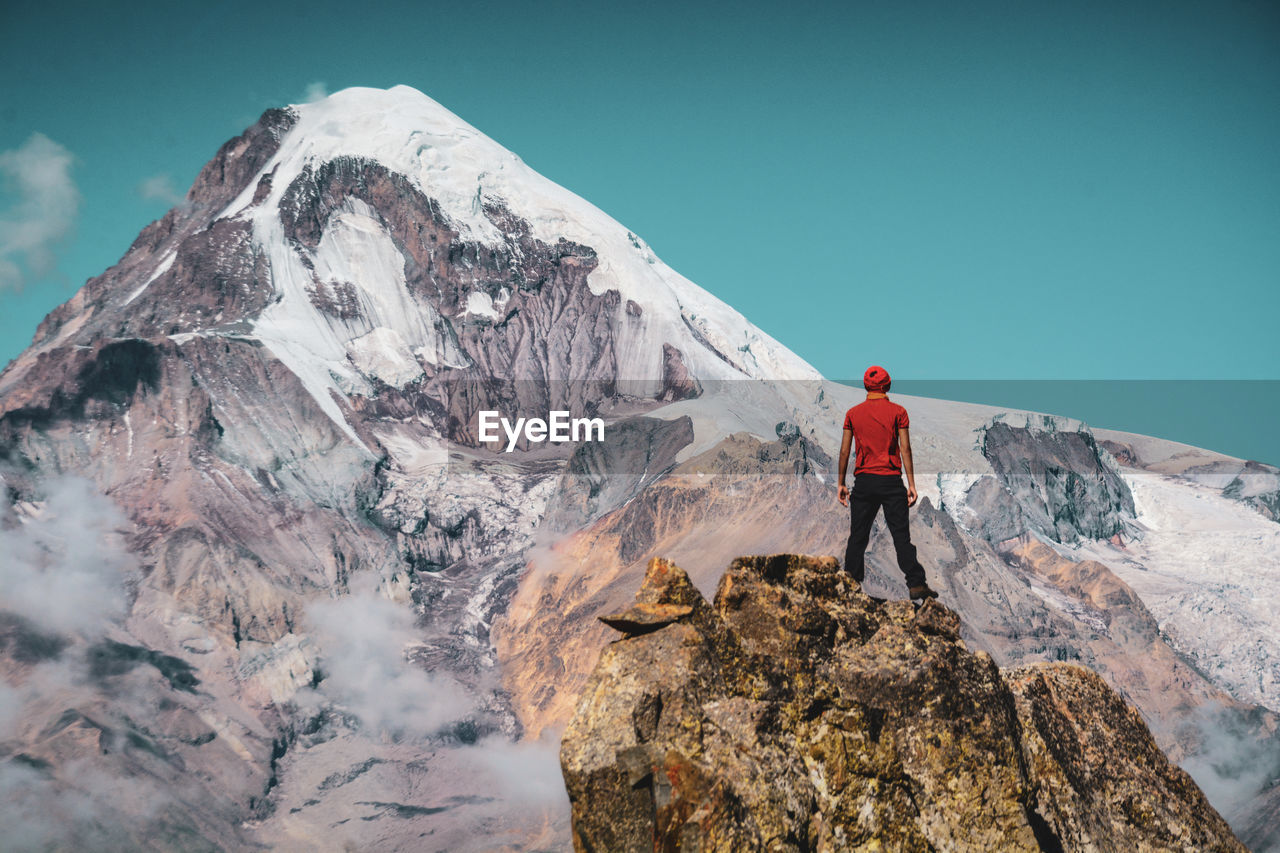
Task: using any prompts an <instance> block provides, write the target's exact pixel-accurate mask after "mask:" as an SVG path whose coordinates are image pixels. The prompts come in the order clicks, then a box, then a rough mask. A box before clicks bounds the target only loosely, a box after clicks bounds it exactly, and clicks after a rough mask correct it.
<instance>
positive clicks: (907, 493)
mask: <svg viewBox="0 0 1280 853" xmlns="http://www.w3.org/2000/svg"><path fill="white" fill-rule="evenodd" d="M862 387H863V388H865V389H866V390H867V399H866V400H865V401H864V402H861V403H859V404H858V405H856V406H854V407H853V408H851V409H850V410H849V411H848V412H846V413H845V416H844V440H843V442H842V443H841V444H840V488H839V491H838V492H837V494H836V498H837V500H839V501H840V505H841V506H850V504H852V508H851V510H850V521H849V547H848V550H847V551H845V555H844V570H845V571H846V572H848V573H849V574H850V575H851V576H852V577H853V579H854V580H856V581H857V582H858V583H862V577H863V574H864V573H865V571H866V567H865V564H864V562H863V560H864V557H865V555H866V550H867V541H868V540H869V539H870V538H871V524H872V522H874V521H875V520H876V513H878V512H879V511H880V507H884V520H885V524H887V525H888V526H889V533H890V535H891V536H893V547H894V549H895V550H896V551H897V552H898V568H900V569H902V573H903V574H904V575H906V576H907V588H908V590H909V593H910V596H911V598H912V599H925V598H937V597H938V594H937V593H936V592H934V591H933V590H931V589H929V584H928V583H926V582H925V578H924V568H923V567H922V566H921V565H920V563H919V561H918V560H917V559H916V546H914V545H912V544H911V529H910V527H909V526H908V522H907V507H911V506H915V503H916V477H915V470H914V469H913V468H912V465H911V438H910V436H909V435H908V433H907V428H908V426H909V425H910V421H909V419H908V418H907V410H906V409H904V408H902V407H901V406H899V405H898V404H897V403H892V402H890V401H889V395H888V393H887V392H888V390H889V372H888V371H887V370H885V369H884V368H883V367H880V366H879V365H873V366H871V367H868V368H867V372H866V373H864V374H863V375H862ZM855 440H856V442H857V455H856V460H857V461H856V463H855V464H854V468H853V491H852V492H850V491H849V489H848V487H846V486H845V483H844V481H845V473H846V472H847V471H848V470H849V448H850V446H851V445H852V444H854V442H855ZM904 469H905V470H906V472H907V485H906V488H903V485H902V472H903V470H904Z"/></svg>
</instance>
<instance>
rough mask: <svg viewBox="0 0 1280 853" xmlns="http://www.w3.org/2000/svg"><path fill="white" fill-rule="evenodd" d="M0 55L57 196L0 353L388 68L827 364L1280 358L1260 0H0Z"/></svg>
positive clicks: (17, 109)
mask: <svg viewBox="0 0 1280 853" xmlns="http://www.w3.org/2000/svg"><path fill="white" fill-rule="evenodd" d="M0 81H2V82H3V88H2V89H0V151H13V150H18V149H21V148H22V147H23V146H24V145H26V144H28V143H29V140H30V138H31V135H32V134H33V133H40V134H43V135H44V136H45V137H47V138H48V139H49V140H52V141H53V142H54V143H57V144H58V145H59V146H62V147H63V148H65V149H66V150H67V151H69V152H70V154H71V155H72V156H74V158H75V160H74V166H73V167H72V171H71V174H72V177H73V178H74V181H75V184H76V187H77V188H78V190H79V193H80V195H81V199H82V200H81V203H80V206H79V209H78V214H77V217H76V219H75V229H74V233H73V234H72V235H71V236H69V237H68V238H67V239H66V241H65V242H63V243H62V244H60V245H59V246H58V247H57V251H56V255H55V260H56V266H55V268H54V269H53V270H52V271H51V272H49V273H47V274H42V275H35V276H30V275H29V276H28V279H29V280H28V281H27V282H26V283H25V284H24V285H23V287H22V288H21V289H20V290H15V289H13V287H8V288H6V289H3V290H0V362H3V361H7V360H8V359H9V358H11V357H12V356H13V355H15V354H16V353H17V352H19V351H20V350H21V349H22V348H23V347H24V346H26V344H27V343H28V342H29V341H30V338H31V334H32V331H33V330H34V328H35V325H36V323H37V322H38V321H39V319H40V318H41V317H42V316H43V315H44V313H46V312H47V311H48V310H49V309H50V308H52V307H53V306H54V305H55V304H57V303H59V302H61V301H63V300H65V299H66V298H67V297H69V296H70V294H71V293H72V292H73V291H74V289H75V288H76V287H78V286H79V285H80V284H82V283H83V281H84V280H85V279H86V278H88V277H90V276H92V275H95V274H97V273H98V272H100V271H102V270H103V269H104V268H105V267H107V266H108V265H109V264H111V263H112V262H114V261H115V260H116V259H117V258H119V256H120V255H121V254H122V253H123V251H124V250H125V249H126V248H127V246H128V245H129V243H130V242H131V241H132V240H133V238H134V236H135V235H136V234H137V232H138V231H139V230H140V229H141V228H142V227H143V226H144V225H146V224H147V223H148V222H149V221H151V220H152V219H155V218H157V217H159V216H160V215H162V214H163V212H164V210H165V209H166V207H167V205H168V203H167V202H166V201H164V200H163V196H164V194H165V192H164V187H165V183H166V181H167V182H168V183H169V184H170V185H171V186H173V187H175V188H176V189H177V190H178V191H179V192H185V190H186V188H187V186H188V185H189V184H190V182H191V180H192V178H194V176H195V174H196V172H197V171H198V170H199V168H200V166H201V165H202V164H203V163H204V162H205V161H206V160H207V159H208V158H209V157H210V156H212V154H213V152H214V151H216V150H217V148H218V146H219V145H220V144H221V143H222V142H223V141H225V140H226V139H227V138H229V137H231V136H233V135H235V134H237V133H239V132H240V131H241V130H242V129H243V128H244V127H245V126H247V125H248V124H250V123H252V122H253V121H254V120H255V119H256V117H257V116H258V114H260V113H261V112H262V110H263V109H265V108H267V107H270V106H276V105H280V104H284V103H289V102H297V101H300V100H302V99H304V97H305V95H306V93H307V91H308V87H310V86H313V85H314V84H323V85H324V87H326V88H327V89H328V90H329V91H333V90H335V89H338V88H342V87H345V86H351V85H366V86H390V85H394V84H397V83H406V84H408V85H411V86H414V87H416V88H418V89H420V90H422V91H424V92H426V93H427V94H429V95H431V96H432V97H433V98H435V99H436V100H438V101H440V102H441V103H443V104H444V105H445V106H447V107H449V108H450V109H451V110H453V111H454V112H456V113H458V114H459V115H460V116H462V117H463V118H464V119H466V120H467V121H469V122H470V123H472V124H473V125H475V126H476V127H478V128H480V129H481V130H482V131H484V132H485V133H487V134H488V135H490V136H492V137H493V138H494V139H496V140H497V141H498V142H500V143H502V144H503V145H505V146H506V147H507V148H509V149H511V150H513V151H514V152H516V153H517V154H519V155H520V156H521V157H522V158H523V159H524V160H525V161H526V162H528V163H529V164H530V165H531V166H533V167H534V168H535V169H538V170H539V171H541V172H542V173H543V174H545V175H547V176H548V177H550V178H551V179H552V180H555V181H556V182H558V183H560V184H562V185H564V186H566V187H568V188H569V189H571V190H573V191H575V192H577V193H578V194H580V195H582V196H584V197H585V198H587V199H589V200H590V201H592V202H593V203H595V204H596V205H598V206H599V207H601V208H602V209H604V210H605V211H606V212H608V213H610V214H611V215H612V216H614V217H615V218H616V219H618V220H619V221H621V222H622V223H623V224H624V225H626V226H627V227H629V228H630V229H631V230H633V231H635V232H636V233H637V234H640V235H641V236H643V237H644V238H645V240H647V241H648V242H649V243H650V245H652V246H653V248H654V249H655V251H656V252H657V253H658V254H659V255H660V256H661V257H662V258H663V259H664V260H665V261H667V262H668V263H669V264H670V265H671V266H673V267H675V268H676V269H678V270H680V271H681V272H682V273H684V274H685V275H687V276H688V277H689V278H691V279H693V280H694V281H697V282H698V283H699V284H701V285H703V286H704V287H706V288H707V289H709V290H710V291H711V292H713V293H715V294H716V295H717V296H719V297H721V298H722V299H724V300H725V301H727V302H729V303H730V304H732V305H734V306H735V307H736V308H738V309H739V310H741V311H742V312H743V313H744V314H746V315H747V317H749V318H750V319H751V320H753V321H754V322H755V323H756V324H757V325H759V326H761V327H762V328H764V329H765V330H766V331H768V332H769V333H770V334H772V335H774V336H775V337H777V338H778V339H779V340H781V341H782V342H783V343H785V344H786V345H787V346H789V347H790V348H791V349H793V350H794V351H796V352H797V353H799V354H800V355H801V356H803V357H804V358H806V359H808V360H809V361H810V362H811V363H813V364H814V365H815V366H816V367H817V368H818V369H819V370H821V371H822V372H823V373H824V374H826V375H828V376H832V377H835V378H847V377H854V376H858V375H860V373H861V370H862V368H863V367H865V365H866V364H867V363H869V362H873V361H874V362H879V363H883V364H885V365H887V366H889V367H890V369H891V370H892V371H893V373H894V375H895V376H896V377H900V378H912V379H929V380H937V379H1165V380H1170V379H1196V380H1205V379H1223V378H1229V379H1255V380H1256V379H1269V380H1276V379H1280V358H1278V356H1280V344H1278V343H1277V340H1278V339H1280V335H1277V333H1276V326H1277V316H1278V314H1277V309H1278V308H1280V155H1278V154H1277V152H1278V151H1280V6H1277V4H1275V3H1272V2H1256V3H1243V2H1240V3H1233V2H1203V3H1186V2H1178V0H1170V2H1153V3H1116V2H1078V3H1060V2H1054V3H1048V2H1044V3H1040V2H1025V1H1023V2H987V0H975V2H968V3H953V2H939V3H910V2H904V3H862V2H852V3H804V2H800V3H792V4H778V3H768V4H764V3H755V4H752V3H700V4H692V3H672V4H662V3H626V4H619V3H605V2H582V3H566V2H555V0H552V1H551V2H542V3H528V2H506V3H495V2H489V3H485V2H479V3H458V2H452V3H447V4H445V3H430V2H427V3H381V4H379V3H372V4H370V5H369V7H368V8H365V7H363V6H358V5H357V4H354V3H349V2H348V3H334V2H325V0H316V1H315V2H310V3H306V4H278V3H272V2H255V3H227V2H221V3H220V2H213V0H210V2H202V3H198V4H182V3H173V2H171V0H170V2H164V3H159V2H135V3H129V4H121V5H120V6H119V7H116V6H104V7H97V6H94V5H90V4H83V5H81V4H61V3H58V2H38V3H31V2H25V0H5V2H4V3H3V4H2V5H0ZM148 181H149V184H147V186H149V187H150V188H151V192H150V193H149V195H150V196H151V197H150V198H147V197H144V195H146V194H144V193H143V192H142V191H141V190H140V187H142V186H143V185H144V182H148ZM11 189H12V187H11ZM12 196H13V193H12V192H11V193H10V194H9V201H8V202H6V203H5V204H0V218H3V217H4V216H5V214H4V213H3V211H4V208H5V207H7V206H8V205H9V204H11V203H12ZM10 218H11V219H12V218H13V217H12V216H10ZM29 260H30V259H23V258H19V259H18V263H19V266H20V269H23V270H25V271H26V272H28V273H29V272H30V270H28V269H26V265H27V263H28V261H29ZM1254 387H1256V388H1258V389H1263V392H1262V393H1264V394H1270V395H1271V396H1272V399H1271V400H1270V402H1269V403H1267V405H1269V406H1270V409H1267V410H1266V411H1269V412H1271V413H1272V414H1273V415H1275V414H1276V410H1277V407H1278V406H1280V401H1276V400H1274V399H1273V398H1274V389H1275V388H1276V387H1277V385H1276V384H1275V383H1260V384H1258V385H1257V386H1254ZM1266 389H1270V390H1266ZM1264 402H1265V401H1264ZM1264 413H1265V412H1264ZM1070 414H1077V413H1075V412H1070ZM1080 414H1084V415H1085V416H1086V417H1089V414H1090V413H1088V412H1085V413H1080ZM1104 415H1105V413H1104ZM1089 419H1090V420H1091V422H1094V423H1099V425H1113V424H1106V423H1105V422H1104V421H1105V416H1104V417H1103V418H1099V417H1097V416H1096V415H1095V416H1092V417H1089ZM1145 431H1148V432H1153V433H1157V434H1158V433H1159V430H1158V429H1153V428H1148V429H1146V430H1145ZM1259 431H1260V432H1261V429H1260V430H1259ZM1267 431H1268V432H1274V430H1273V429H1271V427H1270V425H1267ZM1166 432H1168V430H1166ZM1173 437H1181V438H1183V440H1189V439H1188V438H1187V437H1186V436H1182V435H1179V434H1176V430H1175V434H1174V435H1173ZM1219 449H1224V450H1228V452H1236V453H1238V454H1240V455H1255V456H1263V454H1262V453H1255V452H1245V451H1243V450H1242V449H1241V448H1227V447H1219ZM1275 455H1276V457H1277V458H1272V459H1271V460H1270V461H1280V454H1275ZM1264 458H1266V457H1265V456H1264Z"/></svg>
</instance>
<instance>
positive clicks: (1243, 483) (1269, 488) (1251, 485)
mask: <svg viewBox="0 0 1280 853" xmlns="http://www.w3.org/2000/svg"><path fill="white" fill-rule="evenodd" d="M1222 493H1223V494H1224V495H1226V496H1227V497H1229V498H1233V499H1235V500H1238V501H1243V502H1244V503H1247V504H1249V505H1250V506H1252V507H1253V508H1254V509H1256V510H1257V511H1258V512H1260V513H1262V514H1263V515H1265V516H1266V517H1267V518H1269V519H1271V520H1272V521H1280V468H1276V467H1275V466H1274V465H1266V464H1263V463H1262V462H1252V461H1250V462H1246V463H1244V467H1243V468H1241V469H1240V473H1239V474H1236V476H1235V479H1233V480H1232V481H1231V482H1230V483H1227V485H1226V488H1224V489H1223V490H1222Z"/></svg>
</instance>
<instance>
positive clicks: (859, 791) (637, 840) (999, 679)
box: [561, 555, 1244, 851]
mask: <svg viewBox="0 0 1280 853" xmlns="http://www.w3.org/2000/svg"><path fill="white" fill-rule="evenodd" d="M636 598H637V604H636V606H635V607H634V608H632V612H628V613H624V614H614V615H612V616H610V621H611V623H612V624H613V625H614V626H615V627H617V628H620V629H621V630H623V632H624V636H623V637H622V638H621V639H619V640H617V641H615V642H613V643H611V644H610V645H608V646H607V647H606V648H605V649H604V651H603V652H602V653H601V656H600V660H599V662H598V664H597V666H596V670H595V672H594V673H593V674H592V676H591V679H590V681H589V683H588V684H587V688H586V690H585V691H584V693H583V695H582V699H581V701H580V703H579V705H578V709H577V713H576V714H575V716H574V718H573V720H572V722H571V723H570V725H569V728H568V730H567V731H566V732H565V736H564V739H563V742H562V747H561V766H562V769H563V772H564V777H565V783H566V786H567V788H568V791H569V796H570V801H571V803H572V808H573V840H574V846H575V849H577V850H584V851H585V850H610V851H623V850H650V849H654V850H657V849H661V850H793V851H801V850H882V849H895V850H984V851H985V850H1243V849H1244V848H1243V846H1242V845H1240V843H1239V842H1238V841H1237V840H1236V839H1235V837H1234V836H1233V835H1232V834H1231V830H1230V829H1229V828H1228V827H1227V825H1226V823H1225V822H1224V821H1223V820H1222V818H1221V817H1220V816H1219V815H1218V814H1217V812H1215V811H1214V810H1213V808H1212V807H1211V806H1210V805H1209V804H1208V801H1207V800H1205V798H1204V796H1203V794H1202V793H1201V792H1200V790H1199V789H1198V788H1197V787H1196V785H1195V783H1194V782H1192V781H1191V778H1190V777H1189V776H1188V775H1187V774H1186V773H1185V772H1183V771H1182V770H1180V769H1178V768H1176V767H1174V766H1173V765H1171V764H1170V763H1169V762H1168V761H1167V760H1166V759H1165V757H1164V755H1163V754H1162V753H1161V752H1160V750H1159V748H1158V747H1157V746H1156V744H1155V741H1154V740H1153V739H1152V737H1151V734H1150V732H1149V731H1148V730H1147V728H1146V726H1145V724H1144V723H1143V722H1142V719H1141V717H1140V716H1139V715H1138V713H1137V712H1136V711H1135V710H1133V709H1132V708H1131V707H1129V706H1127V705H1126V704H1125V703H1124V701H1123V700H1122V699H1121V698H1120V697H1119V696H1117V695H1116V694H1115V693H1114V692H1113V691H1112V690H1111V689H1110V688H1109V687H1107V686H1106V684H1105V683H1104V682H1103V681H1102V680H1101V679H1100V678H1099V677H1098V676H1097V675H1095V674H1094V673H1092V672H1090V671H1089V670H1087V669H1084V668H1082V667H1078V666H1073V665H1066V664H1040V665H1035V666H1030V667H1026V668H1022V669H1018V670H1015V671H1012V672H1009V673H1002V672H1001V671H1000V670H999V668H998V667H997V666H996V665H995V663H994V662H993V661H992V659H991V658H990V656H988V655H987V654H985V653H983V652H977V653H972V652H970V651H969V650H968V649H967V648H966V647H965V645H964V643H963V642H961V641H960V639H959V630H960V619H959V617H958V616H957V615H956V614H955V613H954V612H952V611H951V610H949V609H947V608H946V607H945V606H943V605H941V604H939V603H938V602H937V601H930V602H927V603H926V604H925V605H924V606H923V607H920V608H916V607H914V606H913V605H912V604H910V603H908V602H906V601H887V602H886V601H882V600H878V599H872V598H870V597H868V596H867V595H865V594H863V592H862V591H861V590H860V589H859V588H858V586H857V585H856V584H853V583H852V582H851V581H849V580H848V579H847V578H846V577H845V576H844V575H843V574H842V573H841V572H840V571H839V569H838V566H837V563H836V561H835V560H834V558H829V557H827V558H815V557H801V556H792V555H776V556H772V557H746V558H740V559H737V560H735V561H734V562H733V564H732V565H731V566H730V567H729V569H728V570H727V571H726V572H725V574H724V576H723V577H722V579H721V581H720V585H719V589H718V590H717V593H716V596H715V601H714V603H713V604H709V603H708V602H707V601H706V600H705V599H704V598H703V597H702V595H701V594H700V593H699V592H698V591H697V589H696V587H694V586H693V584H692V583H691V582H690V580H689V578H688V576H687V575H686V574H685V573H684V572H683V571H682V570H681V569H679V568H678V567H676V566H675V565H673V564H672V563H670V562H668V561H666V560H663V559H657V558H655V559H654V560H652V561H651V562H650V564H649V568H648V571H647V574H646V576H645V580H644V583H643V585H642V586H641V589H640V591H639V592H638V593H637V596H636Z"/></svg>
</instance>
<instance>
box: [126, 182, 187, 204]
mask: <svg viewBox="0 0 1280 853" xmlns="http://www.w3.org/2000/svg"><path fill="white" fill-rule="evenodd" d="M138 195H140V196H142V197H143V198H145V199H147V200H148V201H162V202H164V203H165V204H167V205H170V206H174V205H178V204H183V203H185V202H186V198H185V197H184V196H183V194H182V193H181V192H179V191H178V188H177V187H175V186H174V185H173V178H171V177H169V176H168V175H152V176H151V177H149V178H146V179H144V180H143V181H142V182H140V183H139V184H138Z"/></svg>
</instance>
